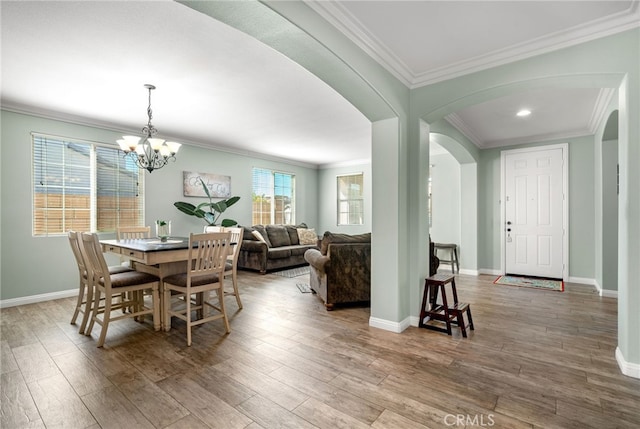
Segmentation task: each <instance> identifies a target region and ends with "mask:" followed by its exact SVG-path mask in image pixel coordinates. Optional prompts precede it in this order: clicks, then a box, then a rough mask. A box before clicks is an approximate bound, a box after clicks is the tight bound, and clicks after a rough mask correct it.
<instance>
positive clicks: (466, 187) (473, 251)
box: [429, 127, 478, 275]
mask: <svg viewBox="0 0 640 429" xmlns="http://www.w3.org/2000/svg"><path fill="white" fill-rule="evenodd" d="M434 128H435V127H434ZM432 142H433V143H437V144H438V145H439V146H441V147H442V148H443V149H444V150H446V151H447V152H448V153H449V154H450V155H451V157H453V159H455V161H456V162H457V163H458V164H459V177H458V178H457V179H458V183H459V186H458V187H457V189H459V194H458V195H455V196H453V197H454V198H456V199H457V203H458V204H459V209H458V211H457V216H454V218H455V221H456V223H457V225H455V227H456V228H457V234H454V237H456V238H457V240H455V241H453V242H455V243H456V244H457V245H458V247H459V255H458V256H459V259H460V272H461V273H463V274H470V275H477V274H478V165H477V162H476V160H475V159H474V157H473V156H472V155H471V153H469V151H468V150H467V149H466V148H465V147H464V146H463V145H462V144H460V142H458V141H457V140H456V139H454V138H452V137H450V136H448V135H446V134H444V133H439V132H431V133H430V134H429V143H430V144H431V143H432ZM429 163H430V164H433V161H432V159H431V158H430V160H429ZM433 168H434V170H435V169H437V167H433ZM435 191H436V192H437V189H436V190H435ZM437 213H438V207H437V205H435V206H434V216H437ZM436 227H437V225H436ZM433 235H434V236H433V239H434V241H441V240H439V239H438V237H439V235H438V234H437V231H436V230H435V229H434V232H433ZM445 241H447V242H449V241H451V240H445Z"/></svg>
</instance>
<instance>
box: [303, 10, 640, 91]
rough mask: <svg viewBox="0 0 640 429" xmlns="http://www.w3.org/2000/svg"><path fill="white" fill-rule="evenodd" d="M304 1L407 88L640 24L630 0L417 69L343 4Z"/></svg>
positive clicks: (541, 52) (575, 43) (607, 34)
mask: <svg viewBox="0 0 640 429" xmlns="http://www.w3.org/2000/svg"><path fill="white" fill-rule="evenodd" d="M304 2H305V4H306V5H307V6H309V7H310V8H311V9H313V10H314V11H315V12H316V13H317V14H318V15H320V16H321V17H323V18H324V19H326V20H327V21H328V22H329V24H331V25H333V26H334V27H335V28H337V29H338V30H339V31H340V32H341V33H342V34H344V35H345V36H346V37H347V38H349V39H350V40H351V41H352V42H353V43H354V44H356V45H357V46H358V47H360V49H362V50H363V51H364V52H365V53H366V54H367V55H369V56H370V57H371V58H373V59H374V60H375V61H376V62H378V63H379V64H380V65H381V66H382V67H384V68H385V69H386V70H387V71H389V73H391V74H392V75H393V76H395V77H396V78H397V79H398V80H400V81H401V82H402V83H404V84H405V85H406V86H408V87H409V88H410V89H415V88H420V87H422V86H426V85H431V84H434V83H437V82H441V81H444V80H449V79H453V78H455V77H459V76H464V75H467V74H471V73H475V72H478V71H481V70H487V69H490V68H493V67H496V66H499V65H503V64H508V63H512V62H515V61H519V60H523V59H526V58H531V57H534V56H537V55H541V54H544V53H547V52H553V51H556V50H558V49H562V48H566V47H569V46H574V45H578V44H581V43H585V42H588V41H590V40H595V39H599V38H602V37H606V36H610V35H613V34H617V33H621V32H623V31H627V30H630V29H632V28H636V27H638V26H639V25H640V20H639V19H638V18H639V17H640V12H639V8H638V2H637V1H633V2H631V5H630V6H629V8H628V9H626V10H624V11H622V12H618V13H615V14H611V15H609V16H605V17H602V18H598V19H594V20H591V21H588V22H583V23H581V24H578V25H575V26H573V27H570V28H567V29H564V30H560V31H556V32H553V33H550V34H544V35H542V36H539V37H537V38H534V39H532V40H528V41H525V42H522V43H517V44H514V45H510V46H506V47H504V48H501V49H497V50H494V51H492V52H487V53H484V54H480V55H477V56H475V57H472V58H468V59H464V60H460V61H458V62H455V63H453V64H447V65H444V66H441V67H436V68H434V69H431V70H427V71H424V72H416V71H414V70H412V69H411V68H410V67H409V66H408V65H407V64H406V63H405V62H404V61H403V60H402V59H401V58H399V57H398V56H397V55H395V53H394V52H393V51H392V50H391V49H389V47H388V46H386V45H385V44H384V43H383V42H382V41H381V40H380V39H378V38H377V37H376V36H375V34H373V32H372V31H371V30H370V29H369V28H367V27H366V26H365V25H364V24H363V23H362V22H360V21H359V20H358V19H357V18H356V17H355V16H354V15H353V14H352V13H350V12H349V10H348V9H347V8H345V7H344V6H342V5H340V4H339V3H337V2H335V1H321V0H304Z"/></svg>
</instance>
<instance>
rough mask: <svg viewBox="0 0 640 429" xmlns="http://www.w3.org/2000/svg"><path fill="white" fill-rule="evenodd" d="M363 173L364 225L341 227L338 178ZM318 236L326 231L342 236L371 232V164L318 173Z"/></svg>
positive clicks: (333, 168)
mask: <svg viewBox="0 0 640 429" xmlns="http://www.w3.org/2000/svg"><path fill="white" fill-rule="evenodd" d="M352 173H363V174H364V177H363V179H364V201H365V206H364V224H363V225H340V226H338V225H337V223H338V220H337V213H336V210H337V207H336V201H337V198H338V194H337V192H338V191H337V183H336V180H337V176H339V175H343V174H352ZM318 186H319V190H318V193H317V196H318V229H317V232H318V235H322V234H323V233H324V232H325V231H331V232H339V233H342V234H361V233H365V232H371V210H372V208H371V194H372V186H371V164H370V163H366V164H353V165H349V166H341V167H329V168H323V169H321V170H319V172H318Z"/></svg>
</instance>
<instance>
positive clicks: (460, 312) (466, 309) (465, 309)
mask: <svg viewBox="0 0 640 429" xmlns="http://www.w3.org/2000/svg"><path fill="white" fill-rule="evenodd" d="M449 312H450V313H452V314H455V316H456V325H458V327H460V331H462V336H463V337H464V338H467V326H468V327H469V329H471V330H472V331H473V330H474V328H473V318H472V317H471V305H469V304H467V303H465V302H459V303H457V304H455V305H454V306H453V307H452V308H450V309H449ZM464 313H467V320H468V322H469V324H468V325H465V323H464V317H463V316H464Z"/></svg>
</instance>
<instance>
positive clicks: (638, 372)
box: [616, 347, 640, 378]
mask: <svg viewBox="0 0 640 429" xmlns="http://www.w3.org/2000/svg"><path fill="white" fill-rule="evenodd" d="M616 360H617V361H618V366H619V367H620V371H622V373H623V374H624V375H626V376H629V377H633V378H640V364H637V363H631V362H627V361H626V360H625V358H624V356H623V355H622V351H621V350H620V347H616Z"/></svg>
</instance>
